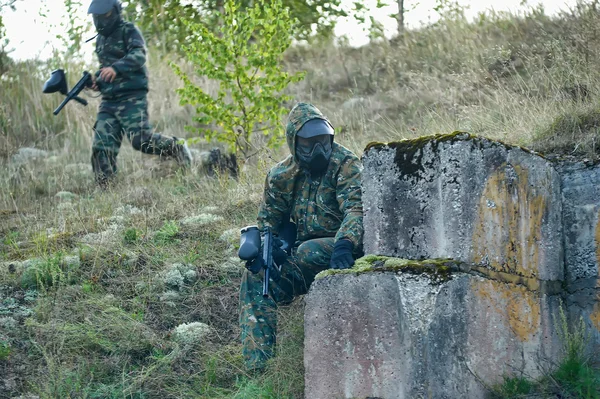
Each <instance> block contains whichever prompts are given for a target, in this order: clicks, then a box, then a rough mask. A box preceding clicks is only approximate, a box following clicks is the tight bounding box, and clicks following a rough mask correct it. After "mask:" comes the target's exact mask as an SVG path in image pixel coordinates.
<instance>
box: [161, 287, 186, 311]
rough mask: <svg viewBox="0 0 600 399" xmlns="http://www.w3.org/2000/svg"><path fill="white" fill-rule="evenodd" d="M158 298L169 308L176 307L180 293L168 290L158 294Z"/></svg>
mask: <svg viewBox="0 0 600 399" xmlns="http://www.w3.org/2000/svg"><path fill="white" fill-rule="evenodd" d="M158 299H159V300H160V301H161V302H162V303H164V304H165V305H167V306H169V307H171V308H176V307H177V302H178V301H180V300H181V295H180V294H179V292H177V291H172V290H169V291H165V292H163V293H162V294H160V296H159V297H158Z"/></svg>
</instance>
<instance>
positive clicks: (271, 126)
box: [173, 0, 304, 159]
mask: <svg viewBox="0 0 600 399" xmlns="http://www.w3.org/2000/svg"><path fill="white" fill-rule="evenodd" d="M220 18H222V19H223V28H222V30H221V31H220V32H219V33H215V32H213V31H212V30H211V29H209V27H207V26H206V25H204V24H203V23H202V22H195V21H191V20H188V21H186V24H188V26H189V28H190V31H191V32H193V38H194V40H191V44H190V45H189V46H184V51H185V54H186V56H187V58H188V59H189V61H191V62H192V64H193V66H194V69H195V71H196V73H197V74H198V75H199V76H200V77H206V78H208V79H210V80H213V81H215V82H217V83H218V85H219V88H218V90H217V93H216V95H211V94H210V93H208V92H207V91H205V89H203V88H202V87H201V86H199V85H197V84H196V83H195V80H194V79H193V78H192V77H190V76H188V75H187V74H186V73H185V72H184V71H183V70H182V69H181V68H180V67H179V66H177V65H175V64H173V67H174V69H175V72H176V73H177V75H178V76H179V77H181V79H182V80H183V82H184V87H183V88H181V89H178V93H179V95H180V100H181V104H191V105H193V106H195V107H196V113H197V116H196V117H195V118H194V120H195V121H196V122H198V125H197V126H196V127H188V129H191V130H192V131H195V132H197V133H199V134H201V135H203V136H204V137H205V138H207V139H209V140H213V139H214V140H217V141H219V142H222V143H224V144H226V145H227V146H228V147H229V148H230V150H232V151H235V152H236V153H238V154H241V155H243V156H244V158H245V159H247V158H248V157H249V156H251V155H253V153H256V152H257V150H256V148H255V147H254V146H253V144H252V142H251V139H252V137H253V134H255V133H259V132H260V133H262V134H264V135H266V136H268V141H267V146H269V147H275V146H277V145H278V144H280V143H281V142H283V140H282V138H283V136H284V131H283V128H282V126H281V118H282V117H283V116H284V115H285V114H286V113H287V109H286V108H285V107H284V106H283V104H284V103H285V102H286V101H289V100H290V98H289V97H288V96H286V95H284V94H282V91H283V90H284V89H285V88H286V87H287V86H288V85H289V84H290V83H295V82H298V81H300V80H302V79H303V77H304V74H303V73H296V74H289V73H287V72H285V71H283V68H282V60H283V53H284V51H285V50H286V49H287V48H288V47H289V46H290V44H291V42H292V37H293V31H294V26H295V21H293V20H292V18H291V17H290V14H289V11H288V9H287V8H284V7H283V3H282V1H281V0H275V1H266V0H259V1H257V2H255V4H254V6H253V7H252V8H247V9H244V10H242V9H241V8H240V7H239V6H238V5H237V4H236V2H235V1H233V0H227V1H226V2H225V4H224V11H223V13H222V14H221V15H220ZM214 126H216V127H217V129H215V128H214Z"/></svg>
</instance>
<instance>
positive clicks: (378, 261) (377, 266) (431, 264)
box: [316, 255, 460, 284]
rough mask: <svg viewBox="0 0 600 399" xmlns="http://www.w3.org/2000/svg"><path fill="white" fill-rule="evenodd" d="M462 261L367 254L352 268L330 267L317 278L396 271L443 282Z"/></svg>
mask: <svg viewBox="0 0 600 399" xmlns="http://www.w3.org/2000/svg"><path fill="white" fill-rule="evenodd" d="M459 266H460V262H458V261H455V260H453V259H445V258H438V259H425V260H408V259H401V258H392V257H387V256H379V255H366V256H364V257H362V258H360V259H357V260H356V262H355V264H354V266H353V267H352V268H351V269H343V270H336V269H329V270H324V271H322V272H321V273H319V274H318V275H317V277H316V279H321V278H324V277H328V276H335V275H341V274H354V275H359V274H363V273H377V272H395V273H408V274H414V275H426V276H428V277H430V278H431V280H432V282H433V283H436V284H441V283H444V282H446V281H448V280H450V279H451V278H452V273H453V272H457V271H459V270H460V267H459Z"/></svg>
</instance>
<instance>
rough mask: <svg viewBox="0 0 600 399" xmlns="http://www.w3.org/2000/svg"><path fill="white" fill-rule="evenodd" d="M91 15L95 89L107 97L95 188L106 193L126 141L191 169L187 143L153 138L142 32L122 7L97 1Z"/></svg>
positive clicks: (97, 135) (98, 127) (113, 0)
mask: <svg viewBox="0 0 600 399" xmlns="http://www.w3.org/2000/svg"><path fill="white" fill-rule="evenodd" d="M88 14H92V17H93V21H94V26H95V27H96V31H97V32H98V35H97V37H96V54H97V56H98V61H99V63H100V70H99V72H98V73H97V74H96V75H95V76H94V78H93V80H94V81H93V86H92V89H93V90H96V91H100V92H101V94H102V102H101V104H100V108H99V110H98V116H97V120H96V123H95V125H94V140H93V144H92V167H93V170H94V174H95V178H96V182H97V183H98V184H99V185H100V186H101V187H106V185H107V184H108V183H109V182H110V180H111V179H112V178H113V177H114V176H115V174H116V173H117V155H118V153H119V148H120V147H121V141H122V140H123V135H126V136H127V138H128V139H129V141H130V142H131V145H132V146H133V148H134V149H136V150H138V151H141V152H143V153H145V154H154V155H161V156H165V157H169V158H175V159H176V160H177V161H178V162H179V164H180V165H182V166H184V167H187V166H189V165H190V164H191V161H192V157H191V153H190V151H189V149H188V148H187V145H186V144H185V142H184V143H180V142H179V141H180V140H179V139H177V138H176V137H165V136H162V135H160V134H156V133H152V128H151V126H150V123H149V121H148V100H147V94H148V71H147V68H146V66H145V64H146V45H145V41H144V38H143V37H142V34H141V33H140V31H139V30H138V29H137V28H136V27H135V26H134V25H133V24H132V23H130V22H126V21H124V20H123V18H122V15H121V14H122V7H121V2H120V1H119V0H93V1H92V2H91V4H90V6H89V9H88Z"/></svg>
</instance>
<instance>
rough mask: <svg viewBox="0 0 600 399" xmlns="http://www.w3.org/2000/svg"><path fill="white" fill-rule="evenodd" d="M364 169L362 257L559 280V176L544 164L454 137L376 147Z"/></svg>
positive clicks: (523, 152) (465, 137)
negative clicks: (432, 261) (451, 263)
mask: <svg viewBox="0 0 600 399" xmlns="http://www.w3.org/2000/svg"><path fill="white" fill-rule="evenodd" d="M363 164H364V172H363V205H364V212H365V217H364V225H365V239H364V247H365V253H372V254H380V255H387V256H396V257H401V258H408V259H424V258H439V257H446V258H453V259H457V260H461V261H465V262H470V263H471V262H472V263H478V264H482V265H485V266H486V267H488V268H490V269H492V270H496V271H500V272H505V273H510V274H515V275H520V276H524V277H528V278H537V279H541V280H562V279H563V278H564V272H563V251H562V248H563V245H562V224H561V214H562V203H561V196H560V178H559V175H558V173H557V171H556V170H555V169H554V167H553V166H552V164H551V163H549V162H548V161H547V160H545V159H544V158H542V157H540V156H537V155H535V154H532V153H531V152H528V151H526V150H523V149H521V148H518V147H510V146H507V145H504V144H502V143H498V142H494V141H490V140H487V139H485V138H480V137H474V136H471V135H469V134H467V133H456V134H452V135H445V136H435V137H428V138H420V139H417V140H406V141H400V142H397V143H390V144H380V145H373V146H371V147H370V148H367V150H366V151H365V155H364V157H363Z"/></svg>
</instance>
